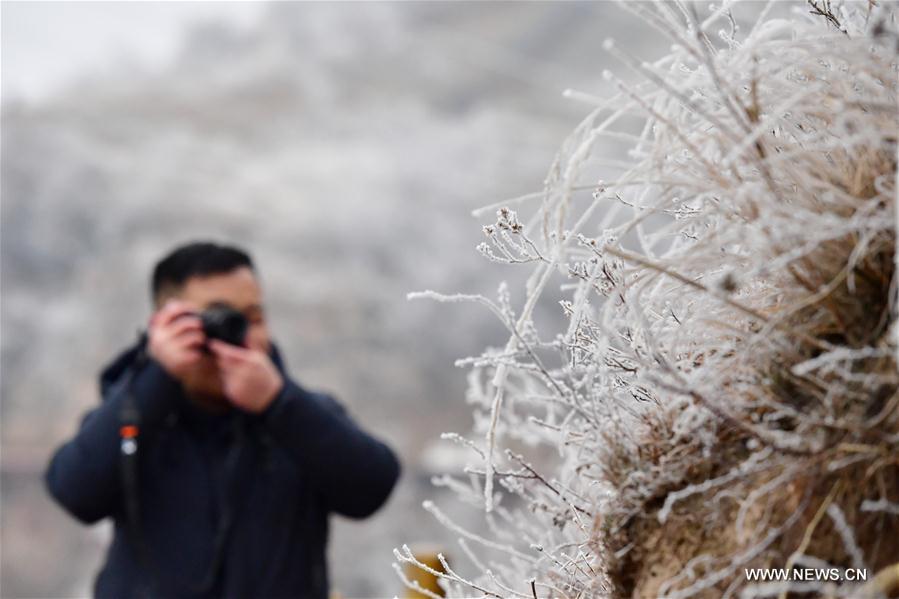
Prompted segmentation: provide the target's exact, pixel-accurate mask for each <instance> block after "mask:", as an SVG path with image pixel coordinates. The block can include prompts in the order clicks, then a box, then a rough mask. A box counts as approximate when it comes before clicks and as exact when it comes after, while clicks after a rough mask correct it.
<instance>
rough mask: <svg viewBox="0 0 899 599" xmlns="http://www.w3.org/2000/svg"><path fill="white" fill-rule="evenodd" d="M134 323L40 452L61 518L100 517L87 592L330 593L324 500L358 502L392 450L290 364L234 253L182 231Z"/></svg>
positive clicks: (356, 506) (244, 259) (373, 488)
mask: <svg viewBox="0 0 899 599" xmlns="http://www.w3.org/2000/svg"><path fill="white" fill-rule="evenodd" d="M152 293H153V301H154V304H155V307H156V312H155V313H154V314H153V316H152V318H151V319H150V324H149V328H148V331H147V334H146V335H145V336H144V338H142V339H141V341H140V342H139V343H138V344H137V345H136V346H134V347H132V348H130V349H128V350H127V351H125V352H124V353H123V354H122V355H121V356H119V357H118V358H117V359H116V360H114V361H113V362H112V363H111V364H110V365H109V366H108V367H107V368H106V369H105V370H104V371H103V373H102V375H101V379H100V384H101V392H102V395H103V402H102V404H101V405H100V406H99V407H98V408H96V409H94V410H93V411H91V412H89V413H88V414H87V415H86V416H85V418H84V420H83V421H82V423H81V427H80V430H79V431H78V433H77V434H76V435H75V437H74V438H73V439H72V440H71V441H69V442H68V443H66V444H64V445H63V446H62V447H60V448H59V450H58V451H57V452H56V453H55V455H54V456H53V458H52V459H51V461H50V464H49V467H48V469H47V473H46V483H47V487H48V488H49V490H50V493H51V494H52V495H53V497H54V498H56V500H57V501H58V502H59V503H60V504H62V506H63V507H64V508H65V509H66V510H68V511H69V512H70V513H71V514H72V515H73V516H74V517H75V518H77V519H78V520H80V521H82V522H84V523H88V524H89V523H93V522H96V521H98V520H101V519H103V518H107V517H109V518H113V520H114V522H115V536H114V538H113V541H112V545H111V547H110V548H109V551H108V553H107V557H106V563H105V565H104V566H103V568H102V570H101V571H100V573H99V575H98V576H97V579H96V582H95V586H94V593H95V595H96V596H97V597H111V598H116V599H123V598H126V597H165V598H169V597H238V598H244V597H265V598H273V597H296V598H307V597H308V598H316V599H317V598H324V597H326V596H327V595H328V579H327V569H326V565H325V545H326V543H327V536H328V514H329V513H330V512H337V513H339V514H343V515H345V516H349V517H351V518H364V517H366V516H369V515H370V514H372V513H373V512H374V511H375V510H377V509H378V508H379V507H380V506H381V505H382V504H383V503H384V502H385V501H386V499H387V497H388V496H389V495H390V492H391V490H392V489H393V486H394V484H395V483H396V480H397V478H398V476H399V472H400V466H399V463H398V461H397V458H396V456H395V455H394V454H393V452H392V451H391V450H390V448H388V447H387V446H386V445H384V444H383V443H381V442H380V441H378V440H377V439H375V438H373V437H372V436H370V435H369V434H367V433H365V432H364V431H362V430H361V429H360V428H358V427H357V426H356V425H355V424H354V423H353V421H352V420H351V419H350V418H349V416H348V415H347V414H346V412H345V411H344V410H343V408H342V407H341V406H340V405H339V404H338V403H337V402H336V401H335V400H334V399H332V398H331V397H329V396H327V395H323V394H320V393H314V392H311V391H308V390H306V389H304V388H303V387H301V386H300V385H299V384H297V383H296V382H295V381H293V380H291V378H290V375H289V374H288V373H287V371H286V370H285V367H284V363H283V362H282V360H281V358H280V356H279V354H278V350H277V349H276V347H275V346H274V345H273V344H272V343H271V340H270V338H269V330H268V326H267V323H266V320H265V312H264V310H263V302H262V291H261V289H260V286H259V281H258V279H257V277H256V272H255V270H254V266H253V264H252V262H251V260H250V258H249V256H247V254H245V253H244V252H242V251H240V250H238V249H236V248H231V247H222V246H219V245H215V244H211V243H193V244H190V245H187V246H184V247H181V248H178V249H176V250H175V251H174V252H172V253H171V254H170V255H169V256H168V257H166V258H165V259H163V260H162V261H161V262H159V264H157V266H156V268H155V271H154V273H153V279H152Z"/></svg>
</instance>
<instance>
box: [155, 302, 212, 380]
mask: <svg viewBox="0 0 899 599" xmlns="http://www.w3.org/2000/svg"><path fill="white" fill-rule="evenodd" d="M196 314H197V313H196V311H195V310H194V309H193V308H192V306H190V305H189V304H186V303H184V302H179V301H175V300H173V301H169V302H167V303H166V304H165V305H164V306H163V307H162V308H161V309H160V310H159V311H158V312H156V313H155V314H153V316H152V317H151V318H150V326H149V328H148V331H147V335H148V337H149V342H148V349H149V353H150V356H151V357H152V358H153V359H154V360H156V361H157V362H159V364H160V365H161V366H162V367H163V368H164V369H165V370H166V372H168V373H169V374H170V375H172V376H173V377H175V378H176V379H182V378H183V377H184V376H185V375H186V374H187V373H188V372H190V370H191V369H192V368H193V367H194V366H196V364H197V363H198V362H199V361H200V359H201V358H202V357H203V352H202V347H203V343H204V342H205V341H206V336H205V335H204V334H203V325H202V323H201V321H200V319H199V317H197V315H196Z"/></svg>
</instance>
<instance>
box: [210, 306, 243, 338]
mask: <svg viewBox="0 0 899 599" xmlns="http://www.w3.org/2000/svg"><path fill="white" fill-rule="evenodd" d="M200 320H201V321H202V323H203V332H204V333H205V334H206V337H207V338H209V339H218V340H220V341H224V342H225V343H230V344H231V345H243V343H244V339H246V336H247V328H249V322H248V321H247V317H246V316H244V315H243V313H242V312H238V311H237V310H235V309H234V308H232V307H231V306H228V305H221V304H220V305H214V306H212V307H210V308H207V309H206V310H204V311H203V312H202V313H201V314H200Z"/></svg>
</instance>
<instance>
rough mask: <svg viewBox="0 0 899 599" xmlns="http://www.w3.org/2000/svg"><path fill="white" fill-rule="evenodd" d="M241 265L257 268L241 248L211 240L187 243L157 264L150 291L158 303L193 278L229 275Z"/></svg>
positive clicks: (252, 268)
mask: <svg viewBox="0 0 899 599" xmlns="http://www.w3.org/2000/svg"><path fill="white" fill-rule="evenodd" d="M241 267H247V268H249V269H251V270H255V268H254V267H253V261H252V260H251V259H250V256H249V255H248V254H247V253H246V252H245V251H243V250H241V249H239V248H236V247H233V246H226V245H219V244H216V243H210V242H193V243H188V244H186V245H182V246H180V247H177V248H175V249H174V250H172V251H171V252H170V253H169V254H168V255H167V256H166V257H165V258H163V259H162V260H160V261H159V262H157V263H156V267H155V268H153V278H152V281H151V283H150V293H151V296H152V299H153V301H154V302H155V301H157V300H158V299H159V297H160V296H161V295H163V294H166V293H169V292H172V291H177V290H178V289H180V288H181V287H182V286H183V285H184V284H185V283H186V282H187V280H188V279H189V278H191V277H203V276H209V275H218V274H226V273H229V272H231V271H232V270H236V269H238V268H241Z"/></svg>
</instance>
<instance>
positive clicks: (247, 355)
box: [208, 339, 284, 413]
mask: <svg viewBox="0 0 899 599" xmlns="http://www.w3.org/2000/svg"><path fill="white" fill-rule="evenodd" d="M208 345H209V348H210V349H211V350H212V352H213V354H215V359H216V362H217V363H218V367H219V372H220V373H221V377H222V384H223V387H224V390H225V397H227V398H228V401H230V402H231V403H232V404H234V405H235V406H236V407H238V408H240V409H242V410H246V411H247V412H253V413H259V412H262V411H263V410H265V408H267V407H268V406H269V404H271V403H272V401H274V399H275V397H276V396H277V395H278V392H280V391H281V387H282V386H283V385H284V378H283V377H282V376H281V373H280V372H278V369H277V368H276V367H275V365H274V364H273V363H272V361H271V359H270V358H269V357H268V355H266V354H265V352H262V351H259V350H257V349H249V348H246V347H238V346H236V345H231V344H229V343H224V342H222V341H219V340H217V339H210V340H209V344H208Z"/></svg>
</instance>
